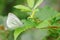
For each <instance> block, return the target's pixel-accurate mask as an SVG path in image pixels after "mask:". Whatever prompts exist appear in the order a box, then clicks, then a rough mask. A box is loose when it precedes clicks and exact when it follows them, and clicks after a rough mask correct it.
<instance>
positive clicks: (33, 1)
mask: <svg viewBox="0 0 60 40" xmlns="http://www.w3.org/2000/svg"><path fill="white" fill-rule="evenodd" d="M34 3H35V0H27V4H28V6H29V7H30V8H33V6H34Z"/></svg>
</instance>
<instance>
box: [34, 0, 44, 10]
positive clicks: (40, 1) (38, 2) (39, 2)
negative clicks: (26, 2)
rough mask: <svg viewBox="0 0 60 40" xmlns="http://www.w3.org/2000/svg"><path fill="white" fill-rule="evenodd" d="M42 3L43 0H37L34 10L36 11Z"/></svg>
mask: <svg viewBox="0 0 60 40" xmlns="http://www.w3.org/2000/svg"><path fill="white" fill-rule="evenodd" d="M42 2H43V0H38V1H37V3H36V5H35V6H34V9H36V8H37V7H38V6H39V5H40V4H41V3H42Z"/></svg>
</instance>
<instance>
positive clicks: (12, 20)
mask: <svg viewBox="0 0 60 40" xmlns="http://www.w3.org/2000/svg"><path fill="white" fill-rule="evenodd" d="M6 24H7V27H8V28H10V29H15V28H18V27H21V26H22V25H23V23H22V22H21V20H19V18H18V17H17V16H16V15H14V14H13V13H9V14H8V18H7V22H6Z"/></svg>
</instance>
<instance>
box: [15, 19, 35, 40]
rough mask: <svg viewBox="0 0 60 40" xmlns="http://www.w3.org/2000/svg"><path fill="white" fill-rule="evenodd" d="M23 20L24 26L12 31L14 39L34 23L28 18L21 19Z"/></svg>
mask: <svg viewBox="0 0 60 40" xmlns="http://www.w3.org/2000/svg"><path fill="white" fill-rule="evenodd" d="M22 21H23V22H24V26H23V27H22V28H17V29H16V30H15V32H14V40H16V39H17V37H18V36H19V35H20V34H21V33H22V32H23V31H25V30H27V29H29V28H32V27H34V23H33V22H30V21H28V20H22Z"/></svg>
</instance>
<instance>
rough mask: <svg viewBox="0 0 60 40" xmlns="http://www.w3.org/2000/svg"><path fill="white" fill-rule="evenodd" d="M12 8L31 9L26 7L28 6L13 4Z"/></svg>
mask: <svg viewBox="0 0 60 40" xmlns="http://www.w3.org/2000/svg"><path fill="white" fill-rule="evenodd" d="M14 8H17V9H20V10H23V11H24V10H25V11H31V9H30V8H28V7H26V6H24V5H16V6H14Z"/></svg>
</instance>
